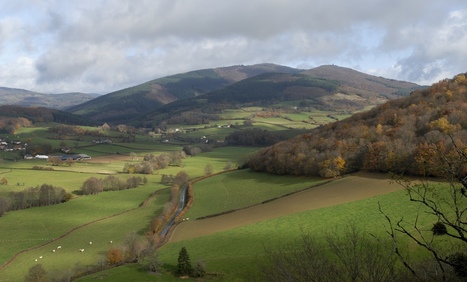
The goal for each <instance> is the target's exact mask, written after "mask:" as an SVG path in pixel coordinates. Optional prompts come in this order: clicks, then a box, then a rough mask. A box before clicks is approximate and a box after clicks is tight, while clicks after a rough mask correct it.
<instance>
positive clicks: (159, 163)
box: [123, 151, 186, 174]
mask: <svg viewBox="0 0 467 282" xmlns="http://www.w3.org/2000/svg"><path fill="white" fill-rule="evenodd" d="M185 158H186V154H185V152H184V151H174V152H171V153H163V154H160V155H159V156H156V155H154V154H146V155H145V156H144V157H143V161H142V162H140V163H125V165H124V166H123V172H124V173H129V174H133V173H136V174H152V173H153V172H154V170H159V169H164V168H166V167H168V166H169V165H175V166H182V161H183V159H185Z"/></svg>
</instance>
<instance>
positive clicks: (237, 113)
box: [220, 109, 261, 121]
mask: <svg viewBox="0 0 467 282" xmlns="http://www.w3.org/2000/svg"><path fill="white" fill-rule="evenodd" d="M260 110H261V109H260ZM253 113H255V111H244V110H243V109H227V110H224V111H223V112H222V114H220V116H221V118H222V119H223V120H225V119H233V120H239V121H240V120H244V119H245V118H246V117H249V116H251V114H253Z"/></svg>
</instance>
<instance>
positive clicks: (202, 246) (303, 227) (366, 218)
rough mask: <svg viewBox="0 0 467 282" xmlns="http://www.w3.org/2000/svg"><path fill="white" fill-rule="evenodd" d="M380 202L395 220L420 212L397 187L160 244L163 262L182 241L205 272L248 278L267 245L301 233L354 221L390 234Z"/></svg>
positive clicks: (426, 220)
mask: <svg viewBox="0 0 467 282" xmlns="http://www.w3.org/2000/svg"><path fill="white" fill-rule="evenodd" d="M197 200H198V199H197ZM378 203H381V206H382V208H383V210H384V211H385V212H386V213H387V214H389V215H390V216H391V217H392V218H394V220H398V219H400V218H402V217H403V218H404V220H406V221H413V220H414V219H415V215H416V213H417V212H419V209H418V205H414V204H411V203H410V202H409V200H408V197H407V195H406V193H405V191H399V192H394V193H391V194H386V195H382V196H377V197H374V198H370V199H366V200H361V201H357V202H352V203H347V204H341V205H337V206H333V207H328V208H322V209H318V210H311V211H306V212H300V213H296V214H292V215H289V216H284V217H280V218H275V219H270V220H266V221H263V222H259V223H255V224H252V225H246V226H242V227H239V228H235V229H231V230H228V231H223V232H218V233H215V234H212V235H208V236H204V237H200V238H196V239H192V240H186V241H181V242H175V243H169V244H166V245H165V246H163V247H162V248H161V249H160V250H159V251H160V258H161V260H162V261H163V262H164V263H166V264H168V265H171V266H173V267H175V266H176V265H177V261H176V258H177V255H176V254H177V253H178V251H179V250H180V249H181V247H183V246H184V247H186V248H187V250H188V253H189V254H190V257H191V258H192V261H196V260H197V259H201V260H203V261H204V262H205V263H206V267H207V270H208V272H209V271H212V272H222V273H225V274H226V276H225V279H224V280H222V281H251V276H250V275H254V274H255V272H257V271H258V266H259V264H260V263H261V262H262V260H263V259H264V254H265V248H273V247H275V246H278V245H284V244H287V243H291V242H295V241H297V240H299V239H300V236H301V234H304V233H305V234H309V235H310V236H312V237H313V238H315V239H317V240H318V241H322V242H324V241H325V234H326V232H336V233H337V234H341V232H343V231H344V230H345V226H347V225H349V224H350V223H355V224H356V225H357V226H358V227H359V228H361V229H362V230H365V231H366V232H368V233H371V234H374V235H376V236H380V237H381V238H383V239H387V240H390V238H389V237H388V235H387V234H386V227H387V222H386V220H385V218H384V216H383V215H382V214H381V213H380V212H379V210H378ZM433 222H436V219H435V218H433V217H429V215H427V214H425V213H421V217H420V218H419V224H421V226H424V227H425V228H426V229H429V228H430V226H431V224H432V223H433ZM400 239H401V240H402V241H400V246H408V247H410V245H413V244H409V243H408V240H407V238H405V237H403V236H400ZM412 247H414V246H412ZM249 276H250V277H249ZM247 278H249V280H247ZM253 280H254V279H253Z"/></svg>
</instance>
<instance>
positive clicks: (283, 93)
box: [0, 65, 467, 281]
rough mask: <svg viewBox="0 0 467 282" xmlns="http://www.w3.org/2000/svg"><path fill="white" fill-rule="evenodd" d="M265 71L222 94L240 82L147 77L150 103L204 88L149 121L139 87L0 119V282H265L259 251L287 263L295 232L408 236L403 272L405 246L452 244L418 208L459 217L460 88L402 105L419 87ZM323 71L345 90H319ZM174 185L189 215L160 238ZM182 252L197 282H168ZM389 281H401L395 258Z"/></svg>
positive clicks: (440, 88)
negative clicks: (36, 274)
mask: <svg viewBox="0 0 467 282" xmlns="http://www.w3.org/2000/svg"><path fill="white" fill-rule="evenodd" d="M264 68H266V69H267V70H271V66H269V65H266V66H264V65H261V66H260V67H259V69H258V66H255V69H254V70H255V72H253V73H254V74H255V75H253V76H247V77H244V79H243V80H238V81H237V82H234V81H232V79H226V77H225V76H226V75H228V74H229V73H230V74H232V73H236V74H235V77H237V78H238V77H243V76H241V75H239V73H238V72H239V70H240V73H242V70H243V71H245V67H241V68H238V67H237V68H236V69H235V71H234V70H233V69H231V68H229V69H223V71H219V70H216V71H212V70H203V71H197V72H192V73H189V74H188V75H187V74H184V75H179V76H175V77H169V78H164V79H160V80H157V83H159V84H160V85H162V86H164V85H165V86H164V87H166V88H165V90H164V91H162V92H163V94H164V95H165V96H164V97H166V96H167V91H169V92H170V91H175V90H176V91H175V92H177V91H178V92H177V93H179V94H180V93H181V94H183V93H184V94H187V93H192V92H190V91H193V89H194V88H190V87H192V86H193V84H190V83H193V82H194V81H198V80H199V79H202V80H203V81H204V82H205V83H206V84H203V85H204V86H203V87H206V89H208V88H209V90H210V91H209V92H207V93H204V94H203V95H198V96H195V97H190V95H188V94H187V95H185V96H183V97H182V96H180V97H179V99H178V100H177V101H175V100H174V101H172V102H170V103H168V104H166V105H158V106H154V109H153V110H151V111H146V110H145V109H146V108H145V107H148V106H151V105H152V104H147V105H144V106H143V107H139V106H138V105H141V103H143V104H144V103H145V101H147V100H145V99H147V96H145V95H146V94H147V93H146V94H144V93H145V92H144V91H143V90H144V89H146V88H147V86H150V85H152V84H154V83H156V82H155V81H152V82H150V83H149V84H144V85H142V86H138V87H136V88H129V89H125V90H122V91H119V92H116V93H111V94H108V95H104V96H102V97H99V98H96V100H97V101H96V103H95V104H93V103H84V104H82V105H80V106H77V107H76V108H75V110H71V111H70V112H65V111H59V110H49V109H46V108H35V107H19V106H1V107H0V109H1V110H2V111H1V114H2V115H1V116H0V122H1V123H0V125H1V127H0V130H1V131H0V137H1V139H2V142H4V143H5V144H3V143H2V146H4V148H3V151H0V214H1V217H0V229H1V230H2V232H1V233H0V242H1V244H0V281H21V280H22V279H23V278H24V276H25V275H26V274H27V273H31V271H32V270H34V267H37V265H40V266H39V267H41V268H42V269H44V270H45V271H46V272H47V275H48V277H49V279H54V280H56V281H69V280H76V281H97V280H99V281H129V280H135V281H136V280H137V281H151V280H152V279H153V278H154V275H156V277H160V279H161V280H162V281H180V279H189V280H193V281H195V280H197V279H202V280H203V281H251V280H254V281H265V280H266V279H265V273H264V272H263V271H264V269H268V267H271V264H270V263H271V262H270V261H269V259H270V258H271V256H272V255H273V253H274V251H272V250H276V249H277V250H280V248H282V247H283V246H292V248H293V249H295V248H298V247H296V246H297V241H299V240H300V238H303V236H305V235H306V236H308V235H309V236H312V237H313V238H315V240H316V242H318V243H319V244H320V245H319V246H320V247H319V248H321V246H324V245H325V244H326V242H328V243H329V242H331V241H332V240H340V239H339V238H347V239H349V237H346V236H349V233H348V232H349V230H358V232H356V233H358V234H371V236H373V237H374V238H377V239H378V240H379V241H378V242H380V243H381V246H383V245H386V244H388V245H391V244H392V243H393V242H392V240H395V239H394V238H395V236H394V233H391V232H395V231H394V230H397V232H402V234H405V235H409V236H401V237H400V238H399V237H398V238H397V243H398V244H400V245H401V246H403V247H401V250H402V251H403V252H410V253H413V254H414V257H415V258H414V259H413V261H411V264H414V265H418V264H419V263H420V262H422V261H425V260H430V259H432V258H431V257H430V251H431V249H426V248H425V249H423V248H421V249H419V248H416V246H417V245H420V244H419V243H418V242H419V241H418V242H417V240H419V239H418V238H419V237H421V238H422V239H424V238H425V236H431V237H430V238H431V239H432V240H436V242H437V244H438V245H436V247H438V246H440V247H446V246H451V244H455V242H456V240H455V239H444V238H441V236H439V237H440V238H438V237H433V236H435V235H436V234H435V235H433V234H431V231H430V230H432V229H431V228H432V226H433V225H434V222H436V221H437V220H438V222H443V224H447V225H448V227H449V229H446V230H445V231H442V232H451V230H452V229H454V230H455V228H456V226H457V225H456V224H455V223H452V222H451V221H450V219H449V218H450V217H446V218H447V219H446V218H443V217H437V216H434V215H433V213H432V212H431V213H429V212H427V211H429V210H430V208H432V209H433V208H434V210H435V211H437V212H441V213H443V214H444V212H446V211H445V208H447V210H449V209H450V206H451V205H453V206H455V207H463V206H464V204H465V203H464V201H465V199H464V197H462V196H458V195H459V194H458V193H461V192H459V191H463V190H462V189H460V188H459V185H463V182H462V181H463V180H462V179H463V178H462V176H463V174H462V173H463V171H465V162H463V160H465V153H463V152H464V149H465V145H464V143H463V140H464V139H463V137H464V135H465V130H464V128H465V120H467V119H466V118H465V111H463V110H462V109H464V107H465V103H464V102H465V99H464V98H465V97H464V96H465V93H467V92H466V91H465V89H466V88H465V83H466V79H465V76H464V75H458V76H456V77H455V78H453V79H452V80H445V81H441V82H439V83H438V84H435V85H433V86H431V87H429V88H420V89H419V90H416V91H414V92H412V93H411V94H410V95H408V96H404V95H406V94H405V91H409V89H414V88H419V87H418V86H416V85H413V84H406V83H404V82H397V81H392V82H391V83H393V84H391V85H393V87H388V83H389V82H388V81H386V80H384V79H383V78H374V77H368V76H365V75H362V74H359V73H356V72H353V71H351V70H348V69H343V68H337V67H334V66H328V67H322V68H319V69H316V70H310V71H308V72H306V71H305V72H302V71H300V72H299V71H298V70H290V69H289V70H288V71H290V72H289V73H270V72H263V70H264ZM275 68H278V66H275ZM336 70H338V71H339V72H340V73H339V72H337V73H339V75H340V76H341V77H343V76H345V74H346V75H347V76H348V78H347V79H341V80H340V81H337V80H334V79H335V78H336V76H335V75H334V76H331V75H329V73H330V72H331V71H336ZM323 72H324V74H323ZM308 73H314V75H320V77H308ZM219 74H222V75H223V78H222V79H220V78H219V76H218V75H219ZM339 75H338V76H339ZM206 77H210V78H211V80H209V79H206ZM179 81H181V82H182V83H181V84H178V85H176V84H174V83H176V82H179ZM206 81H208V82H209V83H207V82H206ZM344 81H346V83H347V84H346V85H345V86H344V85H343V83H344ZM211 82H213V83H214V84H210V83H211ZM357 82H358V83H357ZM363 82H366V83H363ZM295 83H298V84H295ZM374 83H377V84H374ZM357 84H358V85H360V86H361V85H366V86H365V87H368V85H370V88H366V90H362V89H357V88H356V86H357ZM187 85H189V86H190V87H188V88H187ZM215 85H217V86H215ZM376 85H377V86H378V87H376ZM162 86H161V87H162ZM169 86H170V87H169ZM214 86H215V87H221V86H222V88H219V89H214V90H213V89H211V87H214ZM215 87H214V88H215ZM195 88H196V87H195ZM305 88H306V89H305ZM402 88H404V89H402ZM151 89H152V90H151V91H153V90H154V89H156V90H157V89H162V88H160V87H159V88H158V87H156V88H154V87H153V88H151ZM171 89H172V90H171ZM174 89H175V90H174ZM190 89H191V90H190ZM197 89H199V87H198V88H197ZM370 89H378V90H374V91H379V92H378V93H377V95H370V94H369V92H371V91H373V90H371V91H370ZM211 90H212V91H211ZM154 91H155V90H154ZM352 91H353V92H352ZM344 92H345V93H344ZM350 92H352V93H350ZM375 93H376V92H375ZM172 94H173V93H172ZM254 94H257V95H258V96H254ZM156 96H157V93H156V92H151V95H150V97H152V98H154V97H156ZM112 97H114V98H115V97H119V98H118V99H115V100H114V99H113V98H112ZM129 97H131V98H129ZM141 97H145V98H144V99H142V100H141V99H139V98H141ZM107 99H109V100H107ZM119 99H124V100H125V99H130V100H132V102H131V103H127V104H125V107H126V108H125V109H126V110H125V111H124V112H121V113H122V114H121V115H119V114H116V113H117V112H119V109H122V108H120V106H119V107H117V106H115V107H114V105H115V104H112V103H113V102H109V101H114V102H115V101H116V102H117V103H120V102H122V101H123V100H119ZM385 99H387V100H388V101H386V100H385ZM106 101H107V102H106ZM119 101H120V102H119ZM158 101H159V102H160V101H162V100H160V99H159V100H158ZM99 105H101V106H102V105H105V106H102V107H101V108H99V107H100V106H99ZM88 106H89V107H88ZM151 107H152V106H151ZM78 109H79V110H78ZM73 111H74V112H75V113H72V112H73ZM76 113H79V115H77V114H76ZM79 155H81V156H89V157H86V158H82V159H74V158H73V157H72V156H79ZM37 156H41V157H37ZM42 156H44V157H42ZM45 157H47V158H45ZM446 162H447V163H446ZM450 166H454V167H456V168H458V170H455V171H454V170H451V171H450V170H444V169H445V168H449V167H450ZM450 173H451V174H450ZM456 173H457V174H456ZM459 173H460V174H459ZM401 176H403V177H404V178H402V179H401V178H399V177H401ZM409 176H410V178H408V177H409ZM425 177H428V178H425ZM407 179H410V180H416V181H413V182H405V181H404V180H407ZM185 184H187V185H188V190H187V192H186V195H185V197H186V199H187V206H186V207H185V209H184V210H183V211H182V214H181V216H179V217H178V218H177V219H176V223H175V226H174V228H172V229H171V231H170V232H169V235H168V236H167V237H166V238H164V236H159V234H160V232H161V230H162V228H163V226H165V224H166V223H167V222H168V220H169V219H170V218H171V216H172V215H173V214H174V212H175V208H176V205H177V202H178V198H179V196H180V191H181V187H184V185H185ZM448 188H449V189H448ZM424 189H425V190H424ZM420 191H422V192H420ZM423 191H425V192H423ZM426 191H429V192H430V193H428V192H426ZM431 192H433V193H432V194H431ZM427 195H428V196H427ZM453 195H454V196H453ZM426 197H428V198H426ZM420 199H421V200H420ZM426 199H430V201H427V200H426ZM431 199H434V200H433V201H434V203H437V201H443V205H441V206H440V207H441V208H442V210H438V206H435V207H432V206H430V204H428V205H427V204H426V203H431ZM448 213H449V212H446V214H448ZM458 216H460V217H462V216H463V213H460V214H459V215H458ZM391 220H393V221H391ZM397 220H400V221H397ZM396 222H397V227H394V225H393V224H396ZM414 222H415V223H414ZM460 224H461V226H460V228H461V230H463V229H462V228H463V227H462V224H463V223H462V222H461V223H460ZM352 228H355V229H352ZM420 230H422V231H420ZM403 232H406V233H403ZM411 232H418V233H417V234H418V235H417V236H413V237H411V236H410V235H411V234H414V233H411ZM462 232H463V231H461V234H463V233H462ZM331 234H332V235H331ZM443 234H444V233H443ZM354 235H355V234H354ZM391 235H392V236H393V237H391ZM333 236H335V237H333ZM332 238H334V239H332ZM426 238H428V237H426ZM422 239H420V240H422ZM349 240H350V239H349ZM339 242H340V243H342V244H344V245H345V244H346V243H348V242H343V241H342V242H341V241H339ZM417 243H418V244H417ZM344 245H342V246H344ZM58 246H60V248H58ZM182 248H186V250H187V251H188V252H189V254H190V256H191V259H192V263H193V265H197V266H198V267H202V268H203V270H204V271H205V272H204V275H205V276H204V277H203V278H199V277H198V278H196V277H191V278H179V277H178V275H177V267H178V261H177V255H178V254H179V251H180V250H181V249H182ZM339 249H346V247H342V248H339ZM323 250H324V251H323V252H324V253H323V254H322V255H323V256H331V258H332V256H333V255H336V254H334V253H332V251H330V250H329V249H326V248H324V249H323ZM292 253H294V252H292ZM395 254H396V253H393V254H392V256H394V255H395ZM361 255H363V254H361ZM334 258H335V257H334ZM331 261H332V259H331ZM391 261H392V260H391ZM448 262H449V261H448ZM342 263H344V262H342ZM200 265H201V266H200ZM328 265H331V266H333V267H344V266H342V265H339V264H336V265H334V264H332V263H331V262H329V263H328ZM151 267H157V273H154V271H153V270H151V269H153V268H151ZM391 267H394V273H393V275H401V277H402V276H404V275H408V274H407V273H408V272H407V269H405V267H404V264H403V261H402V260H396V259H395V260H394V264H393V265H391ZM450 267H452V268H449V269H450V271H451V270H452V269H454V270H455V267H454V266H453V265H450ZM31 269H32V270H31ZM342 269H344V268H342ZM454 270H452V271H454ZM452 271H451V272H450V273H453V272H452ZM365 273H366V272H365ZM345 275H347V274H345ZM349 275H350V274H349Z"/></svg>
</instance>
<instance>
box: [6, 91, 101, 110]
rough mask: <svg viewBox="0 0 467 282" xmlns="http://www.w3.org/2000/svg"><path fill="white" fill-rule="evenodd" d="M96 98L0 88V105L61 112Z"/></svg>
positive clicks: (82, 94)
mask: <svg viewBox="0 0 467 282" xmlns="http://www.w3.org/2000/svg"><path fill="white" fill-rule="evenodd" d="M98 96H99V95H98V94H87V93H78V92H73V93H63V94H44V93H38V92H34V91H28V90H24V89H18V88H8V87H0V105H16V106H24V107H31V106H35V107H45V108H51V109H60V110H63V109H66V108H68V107H71V106H74V105H78V104H82V103H85V102H87V101H90V100H92V99H95V98H97V97H98Z"/></svg>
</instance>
